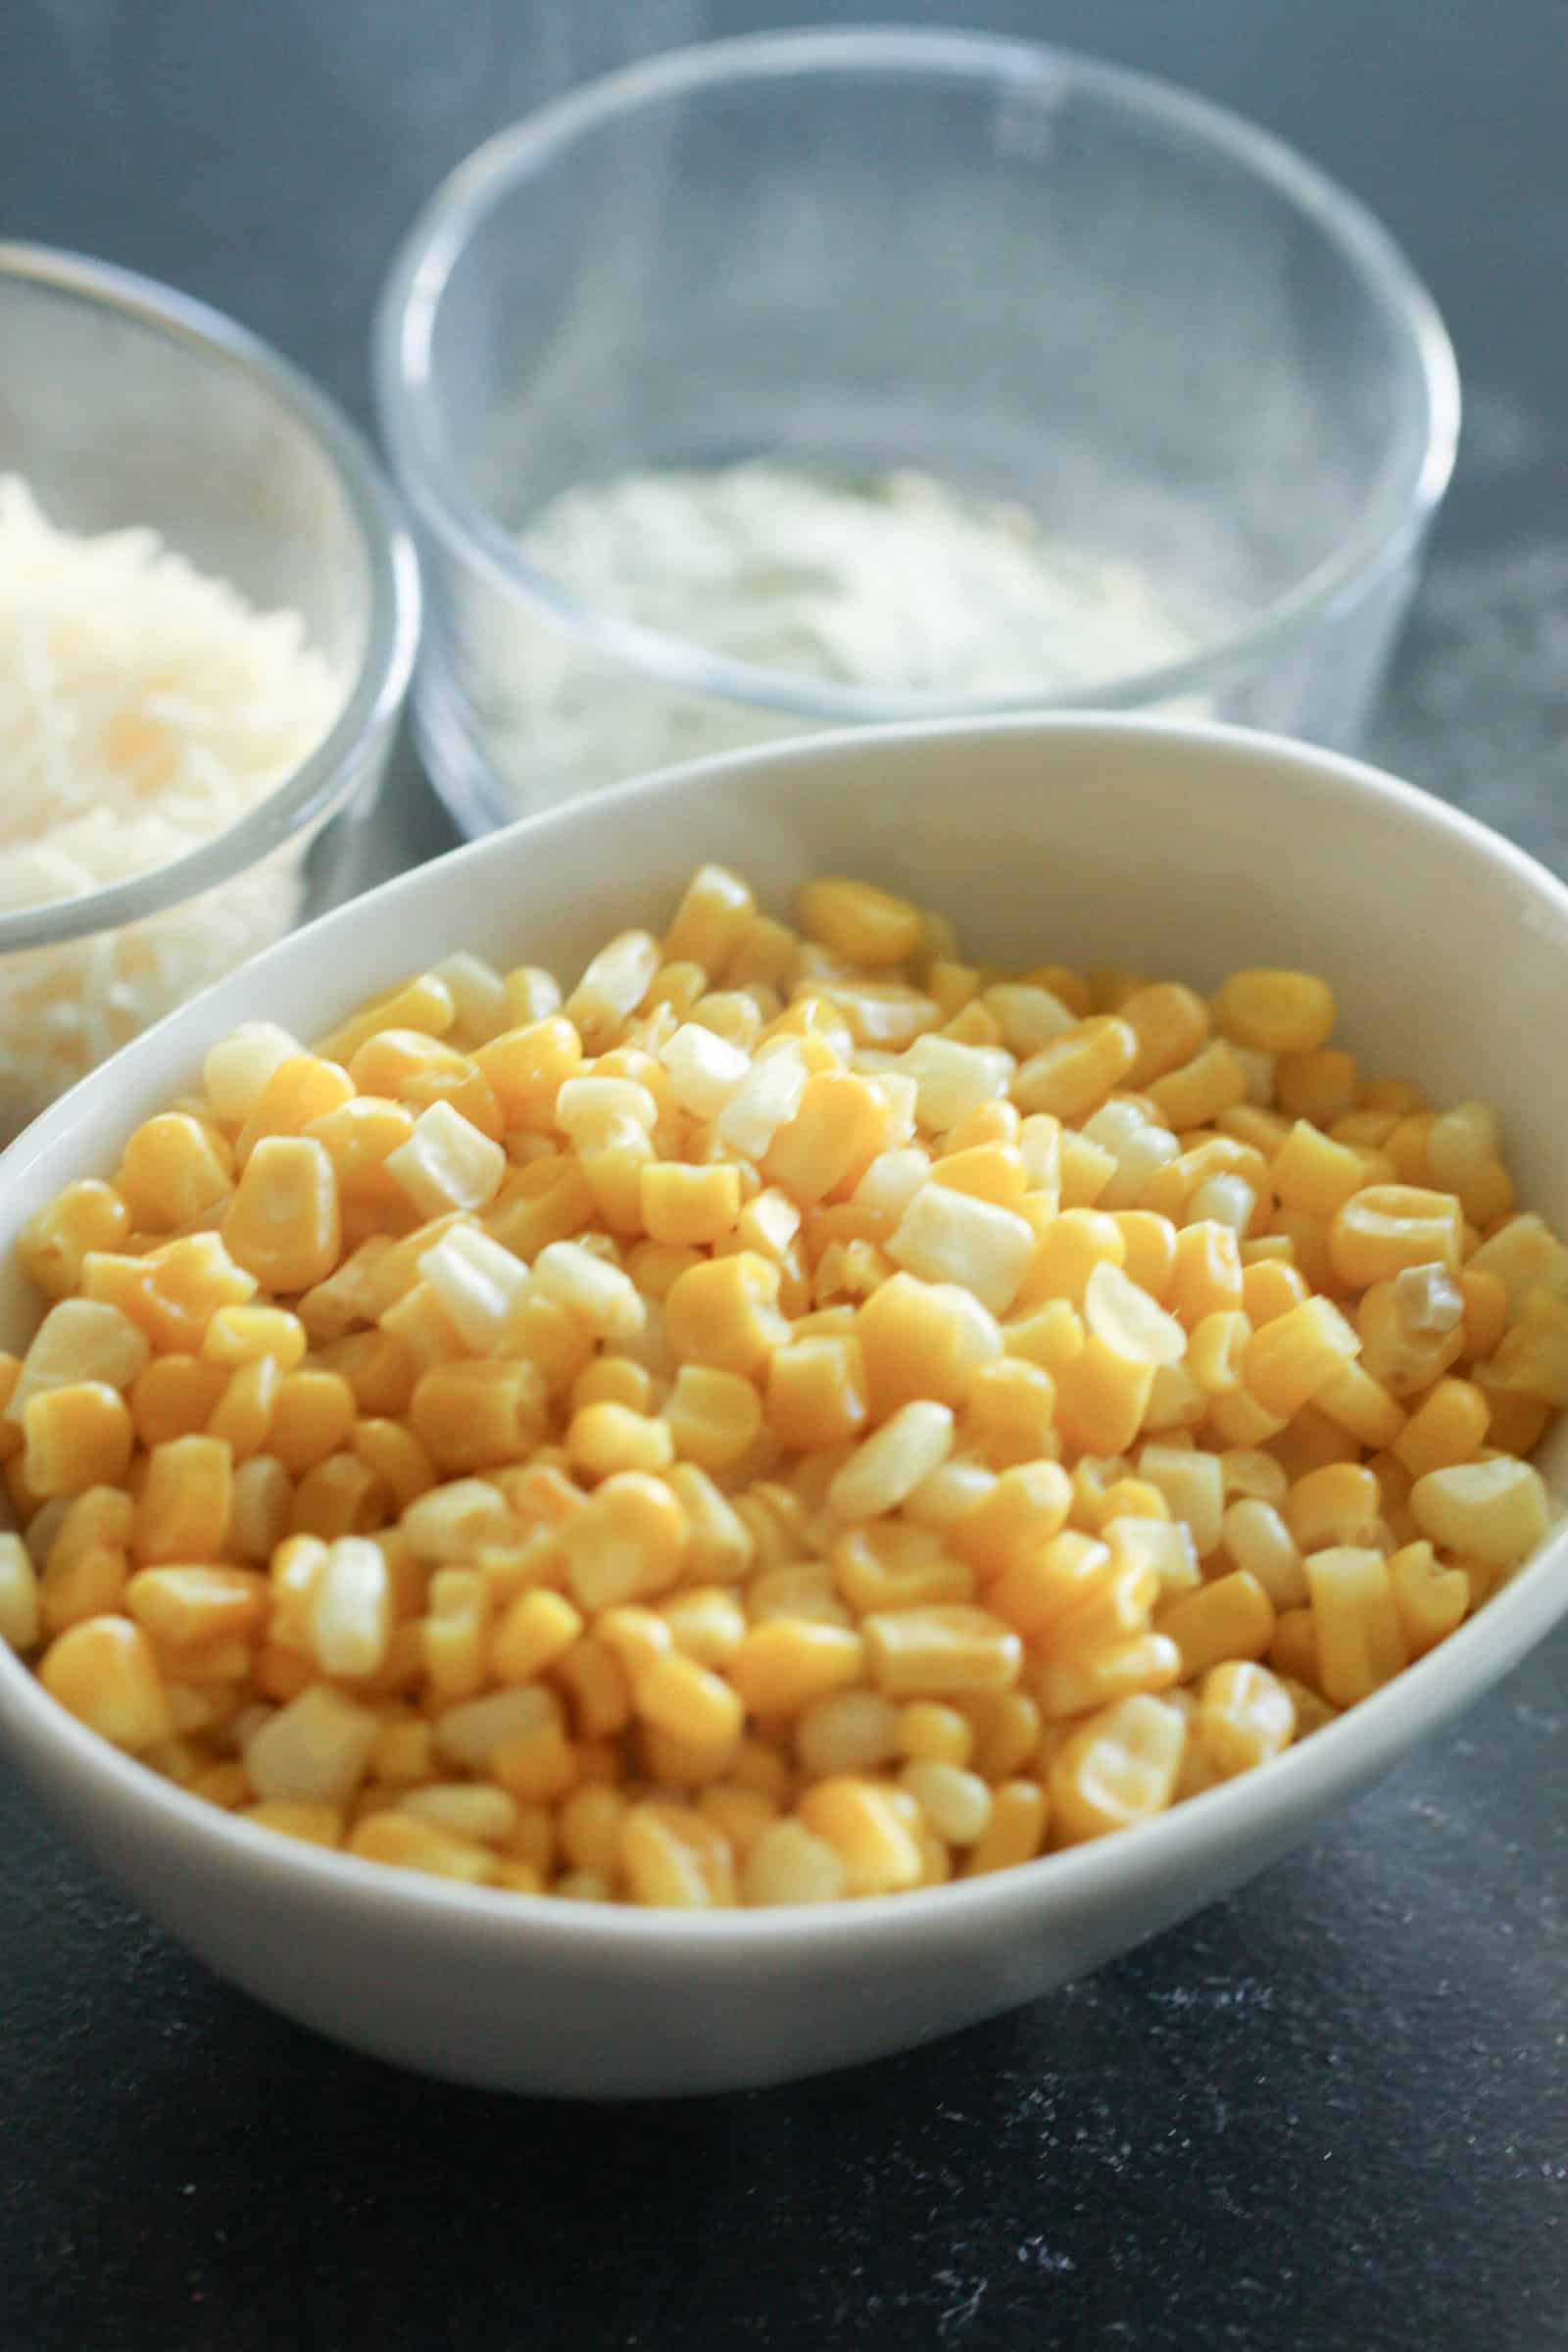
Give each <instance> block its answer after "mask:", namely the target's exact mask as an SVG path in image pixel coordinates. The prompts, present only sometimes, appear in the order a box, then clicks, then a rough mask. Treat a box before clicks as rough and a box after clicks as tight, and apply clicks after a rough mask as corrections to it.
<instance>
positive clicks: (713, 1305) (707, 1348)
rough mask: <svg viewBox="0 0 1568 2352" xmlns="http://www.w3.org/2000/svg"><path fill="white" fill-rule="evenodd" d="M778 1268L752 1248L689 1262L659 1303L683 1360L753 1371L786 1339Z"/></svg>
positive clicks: (668, 1332)
mask: <svg viewBox="0 0 1568 2352" xmlns="http://www.w3.org/2000/svg"><path fill="white" fill-rule="evenodd" d="M778 1291H779V1270H778V1268H777V1266H775V1265H772V1264H770V1263H769V1262H768V1260H767V1259H766V1258H765V1257H760V1256H759V1255H758V1254H757V1252H756V1251H755V1250H741V1251H740V1252H739V1253H738V1254H737V1255H736V1256H734V1257H723V1258H714V1259H712V1260H711V1261H709V1262H706V1263H704V1264H701V1265H696V1266H692V1267H691V1268H690V1269H689V1270H688V1271H687V1272H686V1273H684V1274H682V1275H681V1277H680V1279H679V1280H678V1281H677V1282H676V1283H675V1284H674V1286H673V1288H672V1289H671V1291H670V1293H669V1296H668V1298H667V1299H665V1301H664V1331H665V1336H666V1338H667V1340H668V1342H669V1345H670V1348H672V1349H673V1351H674V1353H675V1355H676V1356H677V1357H678V1358H679V1360H680V1361H681V1362H682V1363H695V1364H706V1365H709V1366H711V1368H712V1369H713V1370H715V1371H719V1372H738V1373H749V1372H755V1371H758V1370H760V1368H761V1366H762V1365H763V1364H764V1363H765V1362H766V1361H767V1358H768V1357H769V1355H770V1354H771V1353H772V1351H773V1349H774V1348H779V1347H782V1346H783V1345H784V1344H785V1342H786V1341H787V1340H788V1339H789V1336H790V1330H789V1325H788V1324H787V1323H786V1322H785V1320H784V1317H783V1316H782V1315H781V1314H780V1313H779V1311H778Z"/></svg>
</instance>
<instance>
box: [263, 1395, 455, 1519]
mask: <svg viewBox="0 0 1568 2352" xmlns="http://www.w3.org/2000/svg"><path fill="white" fill-rule="evenodd" d="M351 1443H352V1445H353V1447H354V1451H355V1453H356V1454H357V1455H358V1457H359V1459H360V1460H361V1461H362V1462H363V1463H364V1464H365V1467H366V1468H367V1470H368V1471H370V1472H371V1473H372V1475H373V1476H374V1477H376V1478H378V1479H379V1480H380V1481H381V1484H382V1485H383V1486H384V1487H385V1488H386V1490H387V1492H388V1494H389V1495H390V1496H391V1498H392V1508H393V1510H394V1511H403V1510H406V1509H407V1507H408V1505H409V1504H410V1503H411V1502H413V1501H414V1500H415V1499H416V1498H417V1496H418V1495H424V1494H427V1493H428V1492H429V1490H430V1488H431V1487H433V1486H434V1485H435V1483H436V1472H435V1466H434V1464H433V1463H432V1462H431V1460H430V1457H429V1455H428V1454H427V1453H426V1451H425V1449H424V1447H423V1446H421V1445H420V1443H419V1441H418V1439H417V1437H416V1436H415V1434H414V1432H413V1430H412V1429H408V1428H405V1426H404V1424H403V1423H402V1422H401V1421H391V1420H381V1419H377V1418H370V1419H368V1420H361V1421H356V1422H355V1424H354V1428H353V1431H352V1433H351ZM328 1458H330V1457H328ZM279 1466H280V1467H281V1465H279Z"/></svg>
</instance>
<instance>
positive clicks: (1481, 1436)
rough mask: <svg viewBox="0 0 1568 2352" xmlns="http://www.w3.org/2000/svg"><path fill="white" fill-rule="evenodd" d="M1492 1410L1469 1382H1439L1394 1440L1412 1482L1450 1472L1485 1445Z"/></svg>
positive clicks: (1396, 1451)
mask: <svg viewBox="0 0 1568 2352" xmlns="http://www.w3.org/2000/svg"><path fill="white" fill-rule="evenodd" d="M1490 1418H1491V1408H1490V1406H1489V1404H1488V1401H1487V1397H1486V1396H1485V1394H1484V1393H1483V1392H1482V1391H1481V1390H1480V1389H1478V1388H1477V1387H1476V1385H1475V1383H1474V1382H1473V1381H1469V1380H1440V1381H1439V1382H1438V1384H1437V1386H1436V1387H1435V1388H1434V1389H1432V1390H1431V1391H1429V1393H1428V1395H1427V1396H1426V1397H1424V1398H1423V1399H1422V1401H1421V1403H1420V1405H1419V1406H1418V1408H1417V1409H1416V1411H1415V1412H1413V1413H1412V1414H1411V1416H1410V1418H1409V1420H1408V1421H1407V1422H1406V1423H1405V1425H1404V1427H1403V1429H1402V1430H1401V1431H1400V1432H1399V1434H1398V1436H1397V1438H1396V1439H1395V1441H1394V1446H1393V1450H1394V1452H1395V1454H1396V1455H1397V1458H1398V1460H1399V1461H1400V1462H1401V1463H1402V1464H1403V1466H1404V1468H1405V1469H1406V1470H1407V1471H1408V1472H1409V1474H1410V1476H1411V1478H1412V1479H1416V1478H1424V1477H1425V1476H1426V1474H1427V1472H1428V1471H1429V1470H1451V1469H1452V1468H1453V1467H1454V1466H1455V1465H1456V1464H1457V1463H1460V1462H1467V1461H1469V1460H1470V1459H1471V1458H1472V1457H1473V1455H1474V1454H1475V1453H1476V1452H1477V1451H1478V1450H1479V1448H1480V1447H1481V1446H1483V1445H1484V1444H1485V1442H1486V1436H1487V1425H1488V1422H1489V1420H1490Z"/></svg>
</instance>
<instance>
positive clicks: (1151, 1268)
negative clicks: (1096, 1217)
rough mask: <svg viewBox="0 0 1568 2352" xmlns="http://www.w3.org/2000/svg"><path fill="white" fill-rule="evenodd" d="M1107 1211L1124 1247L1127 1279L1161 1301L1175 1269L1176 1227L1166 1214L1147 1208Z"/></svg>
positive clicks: (1165, 1294)
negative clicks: (1113, 1220)
mask: <svg viewBox="0 0 1568 2352" xmlns="http://www.w3.org/2000/svg"><path fill="white" fill-rule="evenodd" d="M1109 1213H1110V1214H1111V1215H1112V1216H1113V1217H1114V1219H1115V1223H1116V1228H1117V1231H1118V1232H1119V1233H1120V1235H1121V1238H1122V1242H1123V1245H1124V1248H1125V1255H1124V1257H1123V1259H1122V1264H1123V1267H1124V1268H1125V1270H1126V1274H1127V1279H1128V1280H1129V1282H1135V1283H1136V1284H1137V1285H1138V1288H1139V1289H1140V1290H1141V1291H1146V1292H1147V1293H1148V1294H1149V1296H1150V1298H1151V1299H1154V1300H1155V1301H1156V1302H1159V1303H1163V1301H1164V1300H1165V1299H1166V1297H1167V1294H1168V1292H1169V1290H1170V1285H1171V1279H1172V1276H1173V1275H1174V1274H1175V1271H1176V1243H1177V1232H1176V1227H1175V1226H1174V1225H1173V1224H1172V1223H1171V1221H1170V1219H1169V1217H1160V1216H1155V1215H1154V1214H1153V1213H1152V1211H1151V1210H1149V1209H1147V1208H1120V1209H1113V1210H1111V1211H1110V1212H1109Z"/></svg>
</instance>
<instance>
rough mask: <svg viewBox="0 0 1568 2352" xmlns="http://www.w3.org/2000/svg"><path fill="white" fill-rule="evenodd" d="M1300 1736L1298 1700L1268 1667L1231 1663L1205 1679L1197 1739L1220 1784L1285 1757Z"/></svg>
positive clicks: (1195, 1720)
mask: <svg viewBox="0 0 1568 2352" xmlns="http://www.w3.org/2000/svg"><path fill="white" fill-rule="evenodd" d="M1295 1736H1296V1705H1295V1701H1294V1700H1293V1699H1292V1697H1291V1694H1290V1692H1289V1691H1288V1690H1287V1689H1286V1688H1285V1685H1284V1684H1283V1683H1282V1682H1281V1681H1280V1679H1279V1677H1278V1675H1275V1674H1271V1673H1270V1672H1269V1670H1268V1668H1267V1667H1266V1666H1256V1665H1252V1664H1250V1663H1246V1662H1241V1661H1237V1660H1231V1661H1229V1662H1228V1663H1226V1664H1225V1665H1223V1666H1214V1667H1211V1668H1210V1669H1209V1671H1208V1673H1207V1674H1206V1675H1204V1677H1203V1680H1202V1684H1201V1688H1200V1690H1199V1693H1198V1707H1197V1711H1196V1713H1195V1715H1194V1717H1193V1737H1194V1739H1195V1740H1197V1742H1198V1744H1199V1746H1200V1747H1201V1749H1202V1751H1203V1754H1204V1757H1205V1759H1206V1761H1207V1762H1208V1764H1209V1765H1210V1766H1211V1767H1212V1769H1213V1770H1214V1772H1215V1773H1216V1774H1217V1775H1218V1776H1219V1778H1220V1779H1221V1780H1227V1781H1228V1780H1231V1779H1233V1778H1234V1777H1235V1775H1236V1774H1237V1773H1239V1772H1251V1771H1252V1770H1254V1769H1255V1767H1256V1766H1257V1765H1259V1764H1266V1763H1267V1762H1268V1761H1269V1760H1270V1758H1271V1757H1273V1756H1278V1755H1282V1754H1283V1753H1284V1751H1285V1749H1286V1748H1287V1747H1289V1745H1290V1743H1291V1741H1292V1740H1293V1739H1294V1738H1295Z"/></svg>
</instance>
